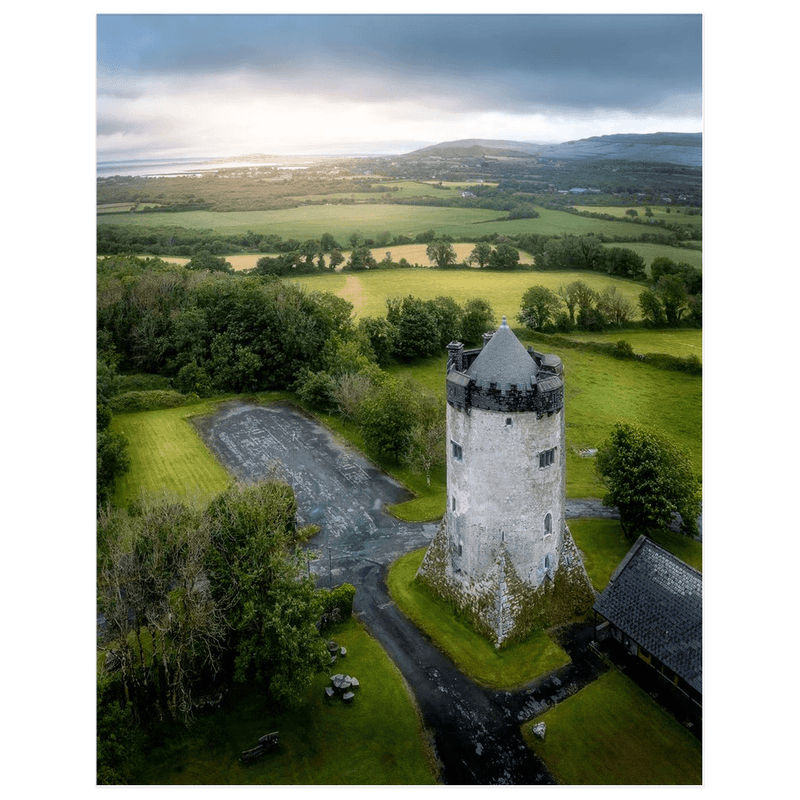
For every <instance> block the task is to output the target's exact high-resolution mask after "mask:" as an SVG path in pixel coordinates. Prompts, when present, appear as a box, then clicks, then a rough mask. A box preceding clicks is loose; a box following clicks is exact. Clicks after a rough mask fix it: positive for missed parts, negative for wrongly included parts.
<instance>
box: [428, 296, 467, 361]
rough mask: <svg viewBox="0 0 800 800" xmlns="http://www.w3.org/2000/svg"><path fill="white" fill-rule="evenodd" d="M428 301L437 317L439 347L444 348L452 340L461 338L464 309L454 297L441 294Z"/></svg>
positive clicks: (429, 306)
mask: <svg viewBox="0 0 800 800" xmlns="http://www.w3.org/2000/svg"><path fill="white" fill-rule="evenodd" d="M426 303H427V306H428V308H429V309H430V310H431V312H432V314H433V316H434V318H435V319H436V328H437V330H438V331H439V347H440V349H441V350H444V349H445V348H446V347H447V345H448V344H449V343H450V342H452V341H456V340H458V339H461V317H462V315H463V313H464V312H463V309H462V308H461V306H460V305H459V304H458V303H456V301H455V300H453V298H452V297H443V296H441V295H440V296H439V297H437V298H435V299H434V300H428V301H426Z"/></svg>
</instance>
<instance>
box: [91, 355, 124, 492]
mask: <svg viewBox="0 0 800 800" xmlns="http://www.w3.org/2000/svg"><path fill="white" fill-rule="evenodd" d="M96 381H97V385H96V393H97V420H96V422H97V442H96V446H97V475H96V484H97V504H98V505H100V504H101V503H107V502H109V501H110V500H111V496H112V495H113V493H114V487H115V486H116V482H117V479H118V478H120V477H121V476H122V475H124V474H125V473H126V472H127V471H128V469H129V468H130V456H129V455H128V441H127V439H126V438H125V436H123V434H121V433H116V432H113V431H110V430H109V425H110V424H111V418H112V413H111V398H112V397H113V395H114V394H115V393H116V391H117V390H118V388H119V376H118V375H117V372H116V369H114V367H113V366H110V365H109V364H108V362H106V361H105V360H103V359H100V358H98V359H97V378H96Z"/></svg>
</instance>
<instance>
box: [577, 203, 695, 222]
mask: <svg viewBox="0 0 800 800" xmlns="http://www.w3.org/2000/svg"><path fill="white" fill-rule="evenodd" d="M573 208H575V210H576V211H588V212H589V213H591V214H612V215H613V216H615V217H620V218H621V219H625V218H627V214H626V213H625V212H626V211H627V210H628V209H629V208H632V209H633V210H634V211H636V212H638V214H639V216H640V217H644V214H645V210H646V209H647V208H649V209H650V210H651V211H652V212H653V219H663V220H665V221H666V222H680V221H681V220H683V219H685V220H687V221H689V222H691V221H692V220H694V221H695V222H702V220H703V215H702V214H686V213H685V206H681V205H671V206H578V205H576V206H573ZM668 208H669V209H670V211H669V213H667V209H668Z"/></svg>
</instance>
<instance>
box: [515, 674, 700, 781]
mask: <svg viewBox="0 0 800 800" xmlns="http://www.w3.org/2000/svg"><path fill="white" fill-rule="evenodd" d="M539 721H543V722H545V723H546V725H547V732H546V735H545V738H544V741H541V740H539V739H537V738H536V737H535V736H534V735H533V734H532V732H531V728H532V727H533V725H534V724H535V723H536V722H539ZM522 733H523V736H524V737H525V740H526V741H527V742H528V745H529V747H530V748H531V749H532V750H533V751H534V752H535V753H536V755H538V756H539V757H540V758H541V759H542V760H543V761H544V763H545V764H546V765H547V768H548V769H549V770H550V772H551V773H552V774H553V775H554V776H555V778H556V780H558V782H559V783H561V784H567V785H572V786H581V785H631V786H639V785H653V784H655V785H660V784H663V785H677V784H689V785H696V784H701V783H702V748H701V745H700V742H699V741H698V740H697V739H696V738H695V737H694V736H693V735H692V734H691V733H689V731H688V730H686V728H684V727H683V726H682V725H681V724H680V723H679V722H677V721H676V720H675V719H674V718H673V717H671V716H670V715H669V714H667V713H666V712H665V711H664V710H663V709H661V708H660V707H659V706H658V705H657V704H656V703H655V702H653V700H652V699H651V698H650V697H649V696H648V695H647V694H646V693H645V692H643V691H642V690H641V689H640V688H639V687H638V686H636V685H635V684H634V683H633V682H632V681H630V680H629V679H628V678H626V677H625V676H624V675H622V674H620V673H619V672H617V671H616V670H612V671H610V672H608V673H606V674H605V675H602V676H601V677H600V678H599V679H598V680H596V681H594V682H593V683H590V684H589V685H588V686H586V687H585V688H583V689H581V690H580V691H579V692H578V693H577V694H575V695H573V696H572V697H569V698H567V699H566V700H564V701H563V702H562V703H559V704H558V705H557V706H556V707H555V708H553V709H552V710H550V711H548V712H547V713H545V714H543V715H542V716H540V717H537V718H536V719H535V720H533V722H530V723H527V724H526V725H524V726H523V728H522Z"/></svg>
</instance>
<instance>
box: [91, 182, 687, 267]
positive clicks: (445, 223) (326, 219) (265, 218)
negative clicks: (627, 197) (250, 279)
mask: <svg viewBox="0 0 800 800" xmlns="http://www.w3.org/2000/svg"><path fill="white" fill-rule="evenodd" d="M431 189H432V191H433V190H434V187H431ZM439 191H442V190H439ZM347 196H349V195H347ZM369 196H370V197H373V198H374V197H378V198H379V197H380V195H369ZM537 210H538V211H539V218H538V219H516V220H502V219H501V220H499V221H497V220H498V218H501V217H503V216H504V213H505V212H503V211H496V210H492V209H468V208H442V207H439V206H407V205H393V204H390V203H363V204H356V205H339V204H335V205H314V206H300V207H298V208H289V209H281V210H277V211H176V212H163V213H162V212H158V211H154V212H150V213H147V214H140V213H128V214H126V213H119V214H114V216H113V223H114V225H135V226H140V227H144V228H156V227H168V228H173V227H176V226H178V227H183V228H190V229H197V230H206V229H211V230H216V231H219V232H220V233H225V234H238V233H241V234H245V233H247V232H248V231H255V232H256V233H263V234H270V233H275V234H278V235H280V236H282V237H283V238H284V239H289V238H294V239H298V240H300V241H302V240H304V239H310V238H314V239H319V238H320V237H321V236H322V234H323V233H331V234H333V236H334V237H336V238H337V239H340V240H345V239H346V238H347V237H348V236H349V235H350V234H351V233H353V231H358V232H360V233H361V234H363V235H364V236H365V237H368V238H369V237H372V238H374V237H376V236H378V235H379V234H381V233H383V232H384V231H389V232H390V233H391V234H392V236H400V235H405V236H412V237H413V236H416V235H417V234H418V233H422V232H424V231H427V230H431V229H433V230H434V231H436V233H437V234H438V235H443V234H447V235H448V236H452V237H453V238H454V239H455V240H457V241H458V240H461V241H474V240H475V239H476V238H477V237H480V236H485V235H487V234H490V233H493V232H496V233H499V234H506V235H507V234H519V233H539V234H543V235H546V236H563V235H568V234H572V235H575V236H585V235H587V234H590V233H594V234H604V235H606V236H609V237H615V236H637V235H638V234H639V233H640V232H641V231H639V230H638V229H637V228H635V227H632V226H630V225H628V224H627V223H618V222H610V221H606V220H596V219H589V218H586V217H579V216H577V215H575V214H569V213H566V212H564V211H554V210H552V209H545V208H540V209H537ZM103 221H104V220H103V218H102V217H101V218H100V222H103ZM619 246H623V245H619ZM666 249H667V250H668V251H672V250H675V249H676V248H670V247H668V248H666ZM681 252H684V251H683V250H681ZM686 252H689V251H686ZM670 257H672V256H670ZM686 260H688V259H686ZM690 263H691V262H690Z"/></svg>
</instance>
